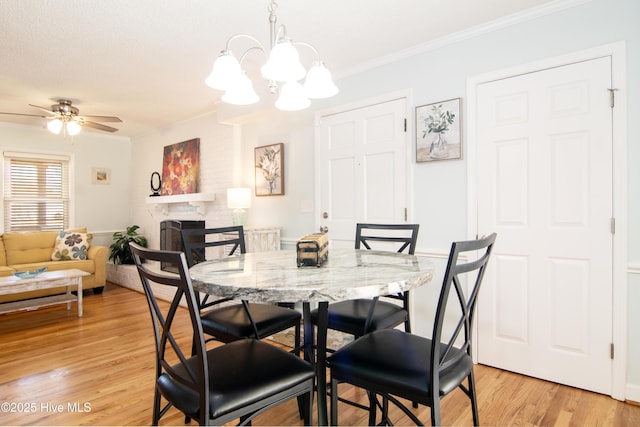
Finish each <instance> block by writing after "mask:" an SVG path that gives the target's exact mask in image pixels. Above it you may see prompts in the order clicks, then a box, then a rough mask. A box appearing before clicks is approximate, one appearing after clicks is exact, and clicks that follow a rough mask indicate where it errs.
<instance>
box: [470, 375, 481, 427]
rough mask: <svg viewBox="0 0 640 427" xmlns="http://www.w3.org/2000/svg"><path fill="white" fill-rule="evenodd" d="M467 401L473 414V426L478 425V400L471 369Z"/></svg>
mask: <svg viewBox="0 0 640 427" xmlns="http://www.w3.org/2000/svg"><path fill="white" fill-rule="evenodd" d="M468 380H469V399H470V400H471V412H472V414H473V425H474V426H479V425H480V418H479V417H478V400H477V399H476V381H475V378H474V375H473V368H472V369H471V372H470V373H469V377H468Z"/></svg>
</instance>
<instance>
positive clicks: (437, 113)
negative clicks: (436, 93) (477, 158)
mask: <svg viewBox="0 0 640 427" xmlns="http://www.w3.org/2000/svg"><path fill="white" fill-rule="evenodd" d="M460 104H461V98H455V99H449V100H447V101H440V102H434V103H433V104H427V105H422V106H420V107H416V162H418V163H420V162H433V161H438V160H452V159H461V158H462V129H461V126H460Z"/></svg>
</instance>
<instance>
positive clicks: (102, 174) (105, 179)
mask: <svg viewBox="0 0 640 427" xmlns="http://www.w3.org/2000/svg"><path fill="white" fill-rule="evenodd" d="M91 182H92V183H93V184H104V185H109V184H111V169H108V168H91Z"/></svg>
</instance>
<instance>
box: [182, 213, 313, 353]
mask: <svg viewBox="0 0 640 427" xmlns="http://www.w3.org/2000/svg"><path fill="white" fill-rule="evenodd" d="M181 233H182V244H183V247H184V252H185V256H186V259H187V265H188V266H189V267H192V266H194V265H195V264H197V263H199V262H202V261H206V259H207V257H206V250H207V248H216V247H217V248H219V249H220V250H221V251H222V252H224V251H227V252H228V255H229V256H232V255H234V254H236V253H237V252H239V253H241V254H244V253H246V247H245V241H244V227H242V226H241V225H239V226H230V227H218V228H194V229H183V230H182V231H181ZM196 300H197V301H198V304H199V307H200V310H201V311H202V328H203V330H204V333H205V334H207V335H210V336H212V337H214V338H212V339H216V340H218V341H222V342H225V343H227V342H231V341H235V340H238V339H241V338H256V339H262V338H266V337H268V336H271V335H273V334H276V333H278V332H281V331H284V330H287V329H289V328H294V341H295V342H294V345H293V348H294V350H293V351H294V352H295V351H297V349H299V347H300V321H301V319H302V315H301V314H300V312H298V311H297V310H293V309H290V308H286V307H281V306H278V305H272V304H257V303H249V302H247V301H242V302H230V301H231V300H230V299H229V298H218V299H213V296H211V295H208V294H207V295H205V296H204V298H203V299H202V300H201V301H200V295H199V293H196ZM225 302H230V303H229V304H222V303H225Z"/></svg>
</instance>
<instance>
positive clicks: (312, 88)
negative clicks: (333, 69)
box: [304, 62, 338, 99]
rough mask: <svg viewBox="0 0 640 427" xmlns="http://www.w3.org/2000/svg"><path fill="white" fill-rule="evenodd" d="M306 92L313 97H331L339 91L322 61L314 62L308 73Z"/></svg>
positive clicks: (305, 83) (305, 85)
mask: <svg viewBox="0 0 640 427" xmlns="http://www.w3.org/2000/svg"><path fill="white" fill-rule="evenodd" d="M304 93H305V94H306V95H307V97H308V98H312V99H321V98H330V97H332V96H334V95H336V94H337V93H338V88H337V86H336V85H335V84H334V83H333V80H332V79H331V73H330V72H329V70H327V68H326V67H325V66H324V64H323V63H322V62H316V63H315V64H313V66H312V67H311V69H310V70H309V72H308V73H307V78H306V79H305V81H304Z"/></svg>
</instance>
